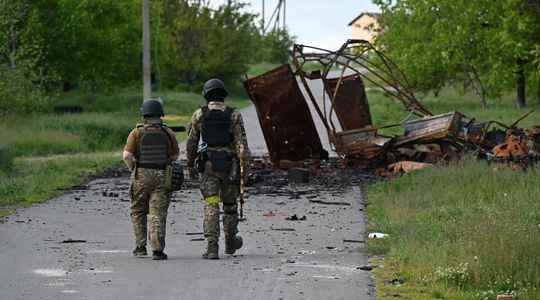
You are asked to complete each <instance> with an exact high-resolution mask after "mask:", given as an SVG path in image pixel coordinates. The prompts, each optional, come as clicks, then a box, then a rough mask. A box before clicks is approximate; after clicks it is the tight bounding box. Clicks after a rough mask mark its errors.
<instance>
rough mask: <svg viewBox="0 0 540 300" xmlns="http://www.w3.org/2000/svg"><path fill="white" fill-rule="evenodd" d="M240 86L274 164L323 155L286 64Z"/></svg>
mask: <svg viewBox="0 0 540 300" xmlns="http://www.w3.org/2000/svg"><path fill="white" fill-rule="evenodd" d="M244 87H245V88H246V91H247V93H248V95H249V97H250V98H251V101H252V102H253V104H254V105H255V108H256V110H257V115H258V117H259V122H260V124H261V127H262V131H263V134H264V138H265V141H266V146H267V147H268V152H269V154H270V159H271V160H272V162H273V163H274V164H275V165H279V161H281V160H289V161H300V160H305V159H310V158H315V159H320V158H325V157H327V155H328V153H327V152H326V151H325V150H324V149H323V147H322V144H321V140H320V138H319V135H318V133H317V129H316V128H315V124H314V123H313V119H312V117H311V113H310V111H309V108H308V106H307V103H306V100H305V98H304V95H303V94H302V92H301V91H300V88H299V87H298V83H297V81H296V78H295V76H294V74H293V72H292V70H291V68H290V66H289V65H283V66H281V67H279V68H276V69H274V70H272V71H270V72H268V73H265V74H263V75H260V76H258V77H254V78H251V79H248V80H246V81H245V82H244Z"/></svg>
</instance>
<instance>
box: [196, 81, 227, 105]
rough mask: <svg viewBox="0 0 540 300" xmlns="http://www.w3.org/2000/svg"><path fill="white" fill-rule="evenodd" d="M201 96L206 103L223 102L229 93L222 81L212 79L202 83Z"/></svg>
mask: <svg viewBox="0 0 540 300" xmlns="http://www.w3.org/2000/svg"><path fill="white" fill-rule="evenodd" d="M202 95H203V97H204V99H206V100H207V101H224V100H225V98H226V97H227V96H228V95H229V92H227V90H226V89H225V84H224V83H223V81H222V80H220V79H217V78H213V79H210V80H208V81H207V82H205V83H204V86H203V90H202Z"/></svg>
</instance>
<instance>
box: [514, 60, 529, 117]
mask: <svg viewBox="0 0 540 300" xmlns="http://www.w3.org/2000/svg"><path fill="white" fill-rule="evenodd" d="M517 65H518V70H517V77H516V87H517V101H516V102H517V106H518V107H519V108H522V107H525V106H526V105H527V102H526V96H525V86H526V82H525V61H524V60H523V59H518V60H517Z"/></svg>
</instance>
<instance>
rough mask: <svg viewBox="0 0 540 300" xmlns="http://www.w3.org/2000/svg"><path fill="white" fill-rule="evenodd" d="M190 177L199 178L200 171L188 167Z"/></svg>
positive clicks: (193, 179)
mask: <svg viewBox="0 0 540 300" xmlns="http://www.w3.org/2000/svg"><path fill="white" fill-rule="evenodd" d="M188 178H189V180H192V181H196V180H199V171H197V169H195V168H194V167H188Z"/></svg>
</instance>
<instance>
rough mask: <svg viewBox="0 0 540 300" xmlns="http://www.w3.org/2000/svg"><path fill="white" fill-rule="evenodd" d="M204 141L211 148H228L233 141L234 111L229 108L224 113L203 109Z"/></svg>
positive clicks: (202, 130) (202, 133)
mask: <svg viewBox="0 0 540 300" xmlns="http://www.w3.org/2000/svg"><path fill="white" fill-rule="evenodd" d="M202 111H203V117H202V126H201V135H202V140H203V142H204V143H206V144H207V145H208V146H209V147H226V146H229V145H230V144H231V143H232V141H233V138H232V134H231V124H232V113H233V111H234V109H232V108H230V107H227V108H226V109H225V110H224V111H221V110H210V109H208V107H207V106H205V107H203V108H202Z"/></svg>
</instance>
